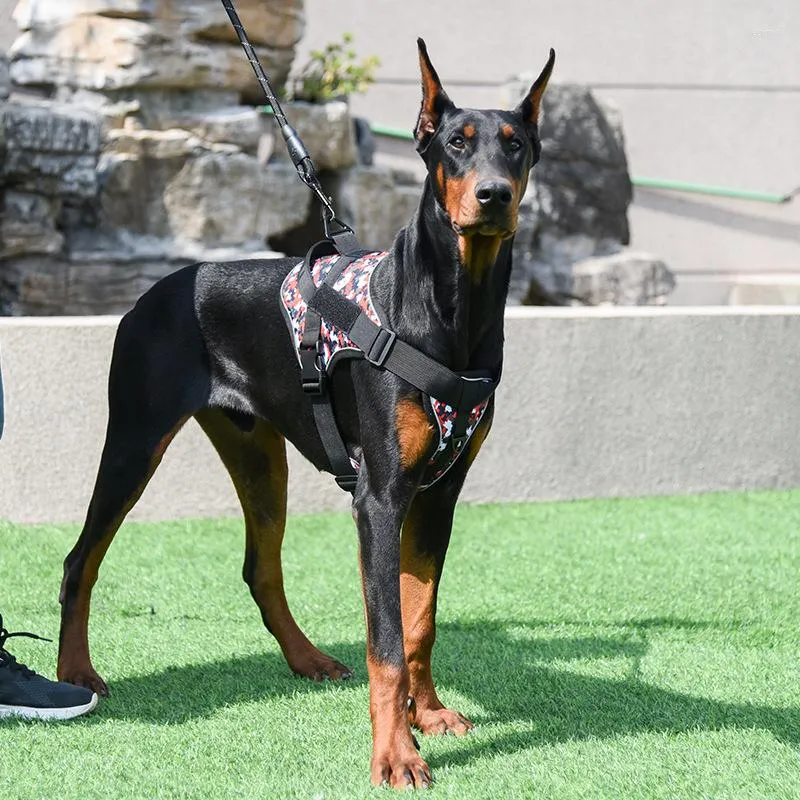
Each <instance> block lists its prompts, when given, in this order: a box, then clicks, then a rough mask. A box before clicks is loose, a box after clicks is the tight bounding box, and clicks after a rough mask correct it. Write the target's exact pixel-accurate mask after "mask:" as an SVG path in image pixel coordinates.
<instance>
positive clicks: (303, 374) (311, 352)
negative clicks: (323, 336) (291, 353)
mask: <svg viewBox="0 0 800 800" xmlns="http://www.w3.org/2000/svg"><path fill="white" fill-rule="evenodd" d="M299 351H300V385H301V386H302V387H303V391H304V392H305V393H306V394H322V393H323V384H324V382H325V373H324V372H323V370H322V368H321V367H320V363H319V357H320V354H319V349H318V347H316V346H314V347H303V345H300V348H299Z"/></svg>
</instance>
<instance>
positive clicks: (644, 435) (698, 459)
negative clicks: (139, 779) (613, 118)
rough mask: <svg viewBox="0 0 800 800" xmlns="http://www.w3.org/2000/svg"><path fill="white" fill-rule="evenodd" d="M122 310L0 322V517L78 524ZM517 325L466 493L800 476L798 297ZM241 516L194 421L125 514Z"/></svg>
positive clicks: (324, 483) (311, 484)
mask: <svg viewBox="0 0 800 800" xmlns="http://www.w3.org/2000/svg"><path fill="white" fill-rule="evenodd" d="M117 321H118V320H117V318H114V317H90V318H76V317H69V318H4V319H0V359H2V367H3V375H4V379H5V385H6V433H5V437H4V438H3V440H2V441H0V518H2V519H10V520H14V521H18V522H45V521H54V522H56V521H58V522H60V521H81V520H82V519H83V516H84V514H85V511H86V505H87V503H88V500H89V497H90V494H91V489H92V483H93V481H94V476H95V472H96V469H97V463H98V459H99V454H100V449H101V447H102V443H103V436H104V431H105V423H106V379H107V371H108V364H109V359H110V354H111V345H112V342H113V338H114V332H115V328H116V324H117ZM506 337H507V347H506V365H505V372H504V378H503V384H502V386H501V387H500V390H499V393H498V402H497V406H498V407H497V414H496V419H495V424H494V429H493V431H492V434H491V436H490V437H489V439H488V440H487V443H486V445H485V446H484V449H483V451H482V452H481V455H480V457H479V458H478V460H477V462H476V464H475V467H474V468H473V470H472V472H471V474H470V476H469V479H468V481H467V486H466V487H465V490H464V495H463V498H464V499H465V500H467V501H473V502H488V501H511V500H554V499H571V498H580V497H612V496H631V495H648V494H666V493H685V492H703V491H716V490H730V489H766V488H776V489H783V488H791V487H797V486H800V414H798V410H797V409H798V392H800V347H798V342H800V307H796V306H781V307H766V308H761V307H755V306H748V307H743V308H732V307H726V308H673V307H667V308H657V309H656V308H600V309H574V308H573V309H529V308H513V309H509V311H508V314H507V328H506ZM290 469H291V475H292V480H291V485H290V494H289V496H290V510H291V511H292V512H301V511H302V512H305V511H322V510H328V509H345V508H347V506H348V502H347V499H348V498H347V495H345V493H344V492H342V491H341V490H339V489H338V488H337V487H336V486H335V485H334V483H333V481H332V479H331V478H330V477H328V476H325V475H319V474H317V473H316V472H315V471H314V470H313V468H311V467H310V466H309V465H308V464H307V463H306V462H304V461H303V460H302V459H301V458H300V457H299V456H298V455H297V454H296V453H292V454H290ZM301 480H302V482H303V491H302V492H301V491H300V485H299V483H300V481H301ZM238 514H239V506H238V502H237V499H236V496H235V494H234V492H233V489H232V487H231V484H230V481H229V479H228V477H227V475H226V473H225V471H224V470H223V468H222V466H221V465H220V463H219V460H218V458H217V456H216V453H215V452H214V451H213V449H212V447H211V445H210V444H209V443H208V441H207V440H206V439H205V437H204V436H203V434H202V432H201V431H200V430H199V428H198V427H197V425H196V424H194V423H190V424H188V425H187V426H186V428H185V430H184V431H183V432H181V434H180V435H179V436H178V437H177V439H176V440H175V442H174V444H173V445H172V446H171V448H170V450H169V451H168V453H167V455H166V456H165V458H164V462H163V463H162V466H161V467H160V469H159V470H158V472H157V473H156V475H155V477H154V478H153V480H152V481H151V483H150V485H149V487H148V488H147V490H146V492H145V494H144V496H143V497H142V499H141V500H140V502H139V504H138V505H137V506H136V508H135V509H134V510H133V512H132V513H131V515H130V517H131V518H132V519H164V518H168V517H207V516H225V515H238Z"/></svg>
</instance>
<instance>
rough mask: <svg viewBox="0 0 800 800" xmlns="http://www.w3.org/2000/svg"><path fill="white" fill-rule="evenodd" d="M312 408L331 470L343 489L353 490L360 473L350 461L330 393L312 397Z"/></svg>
mask: <svg viewBox="0 0 800 800" xmlns="http://www.w3.org/2000/svg"><path fill="white" fill-rule="evenodd" d="M312 409H313V411H314V422H315V423H316V425H317V431H318V433H319V438H320V439H321V440H322V446H323V447H324V448H325V455H326V456H327V457H328V461H329V463H330V465H331V472H332V473H333V474H334V476H335V477H336V482H337V483H338V484H339V485H340V486H341V487H342V488H343V489H346V490H348V491H351V492H352V491H353V490H354V489H355V478H356V476H357V474H358V473H357V472H356V471H355V469H354V468H353V465H352V464H351V463H350V456H349V455H348V453H347V448H346V447H345V444H344V441H343V440H342V435H341V433H339V426H338V425H337V424H336V417H335V416H334V414H333V406H332V405H331V400H330V397H329V395H328V394H327V393H324V394H320V395H316V396H315V397H314V398H313V399H312ZM351 484H352V488H351Z"/></svg>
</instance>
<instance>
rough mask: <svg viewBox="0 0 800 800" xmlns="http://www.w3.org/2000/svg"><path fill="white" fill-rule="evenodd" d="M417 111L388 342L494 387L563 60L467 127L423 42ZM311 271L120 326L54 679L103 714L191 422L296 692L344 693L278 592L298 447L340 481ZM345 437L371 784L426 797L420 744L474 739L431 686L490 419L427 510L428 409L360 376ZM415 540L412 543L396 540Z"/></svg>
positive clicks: (264, 277) (343, 671)
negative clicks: (219, 483) (472, 470)
mask: <svg viewBox="0 0 800 800" xmlns="http://www.w3.org/2000/svg"><path fill="white" fill-rule="evenodd" d="M419 56H420V67H421V71H422V91H423V99H422V108H421V110H420V114H419V119H418V121H417V125H416V131H415V136H416V142H417V149H418V150H419V152H420V154H421V156H422V158H423V160H424V162H425V164H426V166H427V170H428V176H427V179H426V181H425V185H424V189H423V193H422V199H421V201H420V204H419V208H418V209H417V211H416V213H415V214H414V216H413V218H412V219H411V221H410V222H409V224H408V226H407V227H405V228H404V229H403V230H401V231H400V232H399V233H398V235H397V237H396V239H395V241H394V243H393V244H392V246H391V249H390V251H389V253H388V256H387V257H386V258H385V259H384V260H383V261H382V263H381V264H380V267H379V268H378V269H377V270H376V271H375V273H374V275H373V276H372V281H371V291H372V294H373V296H374V297H375V298H376V300H377V301H378V302H379V303H380V305H381V306H382V309H383V313H384V316H385V319H386V322H387V325H388V326H389V327H390V328H391V329H392V330H393V331H394V332H395V333H396V334H397V337H398V339H402V340H404V341H405V342H407V343H409V344H411V345H412V346H414V347H415V348H417V349H418V350H421V351H423V352H424V353H426V354H427V355H428V356H430V357H432V358H433V359H436V360H437V361H438V362H440V363H441V364H443V365H445V366H447V367H449V368H450V369H451V370H454V371H458V372H462V373H463V372H469V371H482V372H483V373H484V374H492V375H496V376H499V373H500V368H501V364H502V358H503V309H504V306H505V301H506V293H507V289H508V282H509V273H510V270H511V244H512V239H513V236H514V232H515V230H516V227H517V212H518V207H519V203H520V200H521V198H522V196H523V194H524V192H525V187H526V184H527V181H528V174H529V171H530V169H531V167H532V166H533V165H534V163H535V162H536V161H537V159H538V157H539V152H540V145H539V136H538V127H537V122H538V116H539V109H540V106H541V101H542V95H543V93H544V90H545V87H546V85H547V81H548V78H549V77H550V73H551V71H552V68H553V62H554V57H555V56H554V53H553V52H552V51H551V53H550V59H549V60H548V62H547V65H546V66H545V68H544V70H543V71H542V73H541V75H540V76H539V78H538V79H537V80H536V82H535V83H534V84H533V86H532V87H531V90H530V92H529V94H528V96H527V97H525V98H524V99H523V100H522V102H521V103H520V105H519V107H518V108H516V109H515V110H514V111H494V110H488V111H476V110H471V109H460V108H457V107H456V106H455V105H454V104H453V103H452V102H451V100H450V99H449V98H448V96H447V94H446V93H445V91H444V90H443V89H442V86H441V83H440V81H439V78H438V76H437V74H436V72H435V70H434V68H433V66H432V65H431V62H430V60H429V58H428V55H427V51H426V49H425V45H424V43H423V42H422V41H421V40H420V41H419ZM297 263H298V259H296V258H295V259H279V260H271V261H264V260H261V261H259V260H252V261H241V262H235V263H226V264H199V265H194V266H191V267H186V268H185V269H182V270H180V271H178V272H176V273H174V274H172V275H170V276H168V277H167V278H164V279H163V280H161V281H160V282H159V283H158V284H156V285H155V286H154V287H153V288H152V289H150V290H149V291H148V292H147V293H146V294H145V295H144V296H143V297H142V298H141V299H140V300H139V301H138V303H137V304H136V306H135V308H133V310H131V311H130V312H129V313H128V314H126V315H125V316H124V317H123V319H122V321H121V322H120V325H119V330H118V332H117V337H116V342H115V345H114V353H113V359H112V363H111V372H110V377H109V420H108V430H107V435H106V441H105V447H104V449H103V454H102V458H101V462H100V468H99V473H98V476H97V482H96V485H95V488H94V493H93V495H92V498H91V502H90V505H89V510H88V513H87V517H86V522H85V525H84V527H83V530H82V532H81V535H80V538H79V539H78V541H77V543H76V545H75V547H74V549H73V550H72V552H71V553H70V554H69V556H68V557H67V559H66V561H65V565H64V580H63V584H62V589H61V603H62V624H61V636H60V648H59V663H58V675H59V678H61V679H62V680H66V681H71V682H72V683H76V684H79V685H82V686H86V687H89V688H91V689H93V690H95V691H97V692H99V693H101V694H107V691H108V689H107V686H106V684H105V683H104V682H103V680H102V679H101V678H100V676H99V675H98V674H97V672H95V670H94V668H93V667H92V663H91V660H90V657H89V644H88V618H89V603H90V597H91V591H92V587H93V585H94V583H95V581H96V579H97V574H98V569H99V567H100V563H101V561H102V559H103V556H104V555H105V553H106V551H107V549H108V547H109V545H110V544H111V541H112V539H113V537H114V534H115V533H116V531H117V529H118V527H119V526H120V524H121V523H122V521H123V519H124V517H125V515H126V514H127V512H128V511H129V510H130V509H131V507H132V506H133V505H134V503H136V501H137V500H138V498H139V496H140V494H141V493H142V491H143V490H144V488H145V486H146V484H147V482H148V480H149V478H150V476H151V475H152V474H153V472H154V471H155V469H156V467H157V466H158V464H159V462H160V460H161V457H162V455H163V453H164V451H165V449H166V448H167V446H168V444H169V443H170V441H171V440H172V438H173V437H174V436H175V434H176V433H177V432H178V430H179V429H180V427H181V426H182V425H183V424H184V423H185V422H186V420H188V419H189V418H190V417H194V418H195V419H196V420H197V421H198V423H199V424H200V426H201V427H202V429H203V430H204V431H205V433H206V434H207V435H208V437H209V438H210V439H211V441H212V443H213V444H214V446H215V448H216V449H217V451H218V452H219V454H220V456H221V458H222V460H223V462H224V464H225V466H226V468H227V469H228V471H229V472H230V475H231V477H232V479H233V482H234V484H235V487H236V491H237V493H238V495H239V499H240V500H241V503H242V508H243V510H244V518H245V523H246V537H247V544H246V553H245V561H244V579H245V581H246V582H247V584H248V586H249V587H250V591H251V593H252V595H253V598H254V599H255V601H256V603H257V604H258V607H259V609H260V611H261V615H262V618H263V620H264V624H265V625H266V626H267V628H268V629H269V630H270V631H271V632H272V634H273V635H274V636H275V637H276V639H277V640H278V642H279V644H280V646H281V649H282V650H283V653H284V655H285V657H286V660H287V662H288V664H289V666H290V667H291V669H292V670H294V672H296V673H298V674H300V675H304V676H307V677H309V678H313V679H317V680H319V679H322V678H330V679H340V678H344V677H347V676H348V675H349V674H350V673H349V670H348V669H347V667H345V666H344V665H342V664H340V663H339V662H338V661H336V660H334V659H333V658H331V657H330V656H327V655H325V654H324V653H323V652H321V651H320V650H318V649H317V648H316V647H314V645H313V644H312V643H311V642H310V641H309V640H308V639H307V638H306V636H305V635H304V634H303V632H302V631H301V630H300V629H299V627H298V626H297V624H296V623H295V621H294V619H293V617H292V615H291V612H290V611H289V608H288V605H287V602H286V597H285V595H284V590H283V578H282V574H281V542H282V539H283V532H284V523H285V521H286V485H287V467H286V453H285V440H286V439H288V440H289V441H290V442H291V443H292V444H293V445H294V446H295V447H296V448H297V449H298V450H299V451H300V452H301V453H302V454H303V455H304V456H305V457H306V458H308V459H309V461H311V462H312V463H313V464H314V465H315V466H317V467H318V468H319V469H321V470H327V469H329V462H328V460H327V458H326V453H325V449H324V447H323V445H322V443H321V440H320V437H319V435H318V433H317V428H316V426H315V423H314V417H313V413H312V404H311V400H310V398H309V396H308V394H306V393H304V392H303V390H302V388H301V382H300V379H299V366H298V358H297V353H296V351H295V349H294V344H293V342H292V341H291V338H290V336H289V335H288V334H287V328H286V321H285V319H284V318H283V315H282V311H283V310H282V308H281V307H280V302H279V292H280V289H281V286H282V282H283V281H284V278H285V277H286V276H287V274H288V273H289V271H290V269H291V268H292V267H294V266H295V265H296V264H297ZM330 383H331V385H330V390H331V395H332V398H333V403H334V407H335V412H336V420H337V422H338V426H339V429H340V431H341V432H342V438H343V439H344V441H345V443H346V446H347V449H348V451H349V454H350V455H351V456H352V457H353V458H354V459H356V460H357V461H358V462H360V469H359V473H358V480H357V485H356V488H355V494H354V499H353V516H354V519H355V521H356V524H357V527H358V536H359V542H360V561H361V571H362V578H363V588H364V600H365V605H366V616H367V631H368V637H367V638H368V642H367V668H368V673H369V684H370V715H371V718H372V727H373V754H372V767H371V775H372V781H373V782H374V783H376V784H379V783H382V782H389V783H390V784H391V785H392V786H394V787H404V786H408V785H413V786H417V787H419V786H426V785H428V784H429V783H430V781H431V774H430V770H429V768H428V766H427V764H426V763H425V762H424V761H423V759H422V758H421V757H420V755H419V753H418V751H417V747H416V746H415V744H416V743H415V739H414V737H413V735H412V732H411V728H412V726H413V727H415V728H417V729H418V730H420V731H422V732H423V733H444V732H450V733H455V734H463V733H466V732H467V731H468V730H469V729H470V728H471V727H472V723H470V722H469V721H468V720H467V719H465V718H464V717H463V716H462V715H461V714H459V713H458V712H457V711H453V710H451V709H448V708H445V707H444V706H443V705H442V703H441V702H440V700H439V697H438V696H437V694H436V689H435V688H434V684H433V677H432V675H431V650H432V648H433V643H434V636H435V629H434V618H435V612H436V596H437V587H438V584H439V579H440V577H441V573H442V567H443V564H444V559H445V553H446V550H447V545H448V542H449V539H450V531H451V526H452V522H453V511H454V507H455V504H456V500H457V498H458V495H459V492H460V490H461V486H462V484H463V482H464V478H465V476H466V474H467V471H468V469H469V467H470V465H471V463H472V461H473V460H474V458H475V456H476V455H477V453H478V450H479V449H480V447H481V444H482V443H483V441H484V439H485V437H486V434H487V433H488V432H489V428H490V426H491V421H492V413H493V405H494V403H493V400H490V401H489V403H488V407H487V408H486V413H484V414H483V416H482V419H481V421H480V424H479V425H478V426H477V429H476V430H475V431H474V434H473V435H472V437H471V439H470V440H469V442H468V444H467V445H466V446H465V447H464V449H463V452H461V454H460V456H459V457H458V458H457V459H456V460H455V463H454V464H453V465H452V468H451V469H449V470H448V471H447V473H446V474H445V475H444V476H443V477H442V478H441V479H440V480H438V481H437V482H436V483H435V484H434V485H432V486H431V487H430V488H428V489H426V490H424V491H420V486H421V485H423V484H424V479H425V476H426V471H427V470H428V469H429V463H430V459H431V456H432V453H433V452H434V451H435V450H436V448H437V446H438V445H439V443H440V442H439V437H438V436H435V435H434V433H435V427H434V424H433V421H432V419H431V415H430V406H429V405H428V404H426V402H424V401H426V398H424V397H423V396H422V394H421V392H420V391H418V390H417V389H415V388H414V386H412V385H411V384H409V383H407V382H405V381H404V380H402V379H401V378H399V377H397V376H396V375H394V374H392V373H391V372H389V371H387V370H385V369H381V368H379V367H376V366H375V365H374V364H372V363H369V361H367V360H365V359H363V358H362V359H358V358H356V359H350V360H347V361H346V362H344V363H343V364H341V365H340V366H339V367H338V368H337V370H336V371H335V372H334V373H333V376H332V379H331V382H330ZM401 531H402V535H401Z"/></svg>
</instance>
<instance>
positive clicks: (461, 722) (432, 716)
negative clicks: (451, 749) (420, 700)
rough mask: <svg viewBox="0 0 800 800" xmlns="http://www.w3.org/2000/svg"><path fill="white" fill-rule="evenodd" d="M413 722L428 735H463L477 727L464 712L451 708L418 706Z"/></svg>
mask: <svg viewBox="0 0 800 800" xmlns="http://www.w3.org/2000/svg"><path fill="white" fill-rule="evenodd" d="M411 724H412V725H413V726H414V727H415V728H416V729H417V730H420V731H422V732H423V733H424V734H426V735H428V736H430V735H434V734H442V733H449V734H455V735H456V736H463V735H464V734H465V733H468V732H469V731H471V730H472V729H473V728H474V727H475V726H474V725H473V724H472V723H471V722H470V721H469V720H468V719H467V718H466V717H465V716H464V715H463V714H459V713H458V711H453V710H452V709H450V708H439V709H419V708H417V709H415V713H414V717H413V719H412V720H411Z"/></svg>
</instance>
